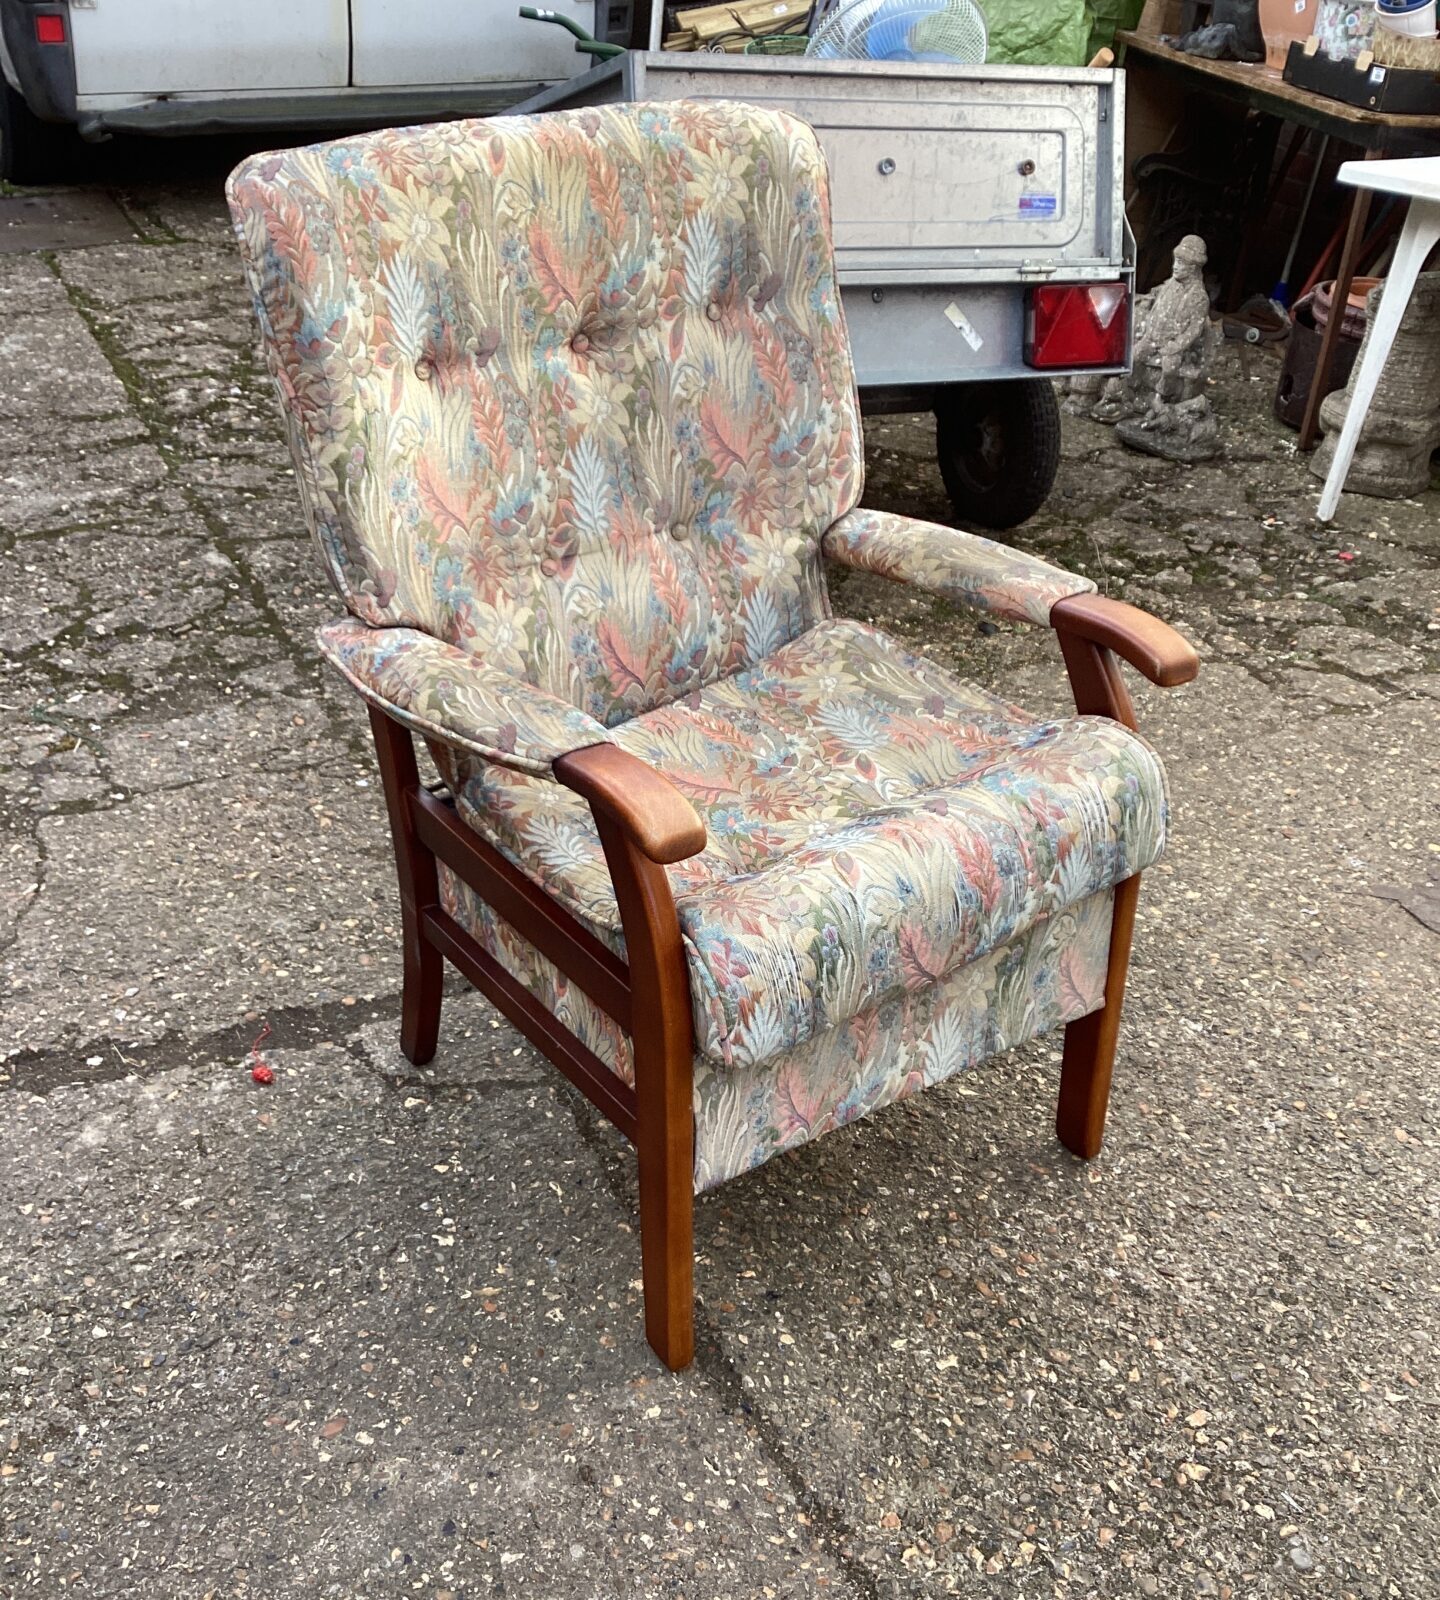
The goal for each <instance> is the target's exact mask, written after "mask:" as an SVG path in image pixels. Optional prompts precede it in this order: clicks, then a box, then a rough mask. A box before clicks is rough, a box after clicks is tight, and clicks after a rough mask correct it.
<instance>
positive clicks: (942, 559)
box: [821, 509, 1095, 627]
mask: <svg viewBox="0 0 1440 1600" xmlns="http://www.w3.org/2000/svg"><path fill="white" fill-rule="evenodd" d="M821 548H822V549H823V550H824V552H825V554H826V556H828V557H829V559H830V560H831V561H835V562H838V563H839V564H840V565H841V566H846V567H857V568H859V569H860V570H861V571H863V572H874V573H877V574H878V575H879V576H880V577H882V578H892V579H894V580H895V581H896V582H897V583H912V584H914V585H915V586H916V587H917V588H920V589H928V590H929V591H930V593H931V594H938V595H942V596H943V597H944V598H945V599H946V600H952V601H955V602H956V603H957V604H960V605H968V606H977V607H979V608H980V609H981V610H982V611H988V612H990V613H991V614H992V615H994V616H997V617H1004V618H1006V619H1007V620H1008V621H1010V622H1038V623H1039V624H1040V625H1041V626H1042V627H1043V626H1045V625H1046V624H1047V623H1048V622H1049V621H1050V607H1051V606H1053V605H1054V604H1055V602H1056V601H1057V600H1064V599H1066V598H1067V597H1068V596H1070V595H1072V594H1091V593H1093V592H1094V589H1095V585H1094V584H1093V583H1092V582H1091V581H1090V580H1089V578H1080V577H1077V576H1076V575H1075V574H1074V573H1072V572H1063V571H1061V569H1060V568H1059V567H1052V566H1051V565H1050V564H1049V563H1048V562H1045V561H1041V560H1038V559H1037V558H1036V557H1035V556H1028V555H1026V554H1025V552H1024V551H1023V550H1015V549H1012V548H1011V547H1010V546H1009V545H1005V544H997V543H996V542H995V541H994V540H993V539H982V538H981V537H980V535H979V534H978V533H963V532H961V530H960V529H958V528H944V527H941V526H940V524H939V523H935V522H921V521H919V520H917V519H916V518H915V517H901V516H896V515H895V514H894V513H893V512H889V511H866V510H863V509H862V510H858V511H851V512H849V513H847V514H846V515H845V516H843V517H841V518H840V519H839V520H838V521H837V522H836V523H835V524H834V525H833V526H832V527H831V528H830V529H829V530H828V531H827V532H826V534H825V537H824V540H823V541H822V545H821Z"/></svg>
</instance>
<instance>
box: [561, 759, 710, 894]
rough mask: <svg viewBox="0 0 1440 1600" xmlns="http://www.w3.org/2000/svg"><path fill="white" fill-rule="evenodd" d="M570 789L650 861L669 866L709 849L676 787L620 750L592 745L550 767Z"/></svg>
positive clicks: (700, 824)
mask: <svg viewBox="0 0 1440 1600" xmlns="http://www.w3.org/2000/svg"><path fill="white" fill-rule="evenodd" d="M550 770H551V771H552V772H553V773H554V774H555V776H556V778H557V779H558V780H559V781H560V782H561V783H563V784H564V785H565V787H566V788H567V789H573V790H574V791H575V793H576V794H579V795H584V797H585V798H586V799H587V800H588V801H589V802H590V805H591V808H592V809H593V810H595V811H603V812H604V813H605V815H606V816H607V817H609V818H611V819H612V820H613V821H615V822H617V823H619V825H620V826H621V827H622V828H623V829H624V830H625V832H626V833H627V834H629V836H630V837H631V838H632V839H633V840H634V841H635V844H636V845H637V846H638V847H639V849H640V850H641V851H642V852H643V853H644V854H645V855H646V856H648V857H649V859H650V860H651V861H656V862H659V863H660V865H662V866H665V865H668V864H669V863H670V862H672V861H683V860H685V858H686V857H687V856H693V855H696V854H698V853H699V852H700V851H701V850H703V849H704V848H705V824H704V823H703V822H701V820H700V818H699V816H698V815H697V813H696V811H695V807H694V806H692V805H691V804H690V802H689V801H688V800H687V799H686V798H685V796H684V795H683V794H681V793H680V791H679V790H678V789H677V788H676V787H675V785H674V784H673V783H671V782H670V780H669V779H668V778H667V777H666V776H665V775H664V774H663V773H661V772H657V771H656V770H655V768H654V767H651V766H647V765H646V764H645V762H643V761H641V760H640V758H639V757H638V756H632V755H631V754H630V752H629V751H628V750H622V749H621V748H620V746H619V745H618V744H592V745H587V746H586V747H585V748H584V749H583V750H572V751H570V752H569V754H568V755H563V756H560V757H558V758H557V759H556V760H555V761H553V762H552V763H551V768H550Z"/></svg>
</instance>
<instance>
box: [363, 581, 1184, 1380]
mask: <svg viewBox="0 0 1440 1600" xmlns="http://www.w3.org/2000/svg"><path fill="white" fill-rule="evenodd" d="M1050 622H1051V626H1052V627H1053V628H1054V629H1055V630H1056V633H1057V635H1058V637H1059V643H1060V648H1061V652H1062V654H1063V656H1064V660H1065V665H1066V669H1067V671H1068V673H1069V677H1070V684H1071V688H1072V690H1073V692H1074V696H1075V705H1076V709H1077V710H1078V711H1079V712H1081V713H1082V714H1092V715H1096V716H1106V717H1113V718H1114V719H1115V720H1116V721H1118V722H1122V723H1124V725H1125V726H1126V727H1128V728H1132V729H1133V728H1134V727H1135V725H1136V724H1135V710H1134V706H1133V705H1132V703H1131V700H1130V695H1129V692H1128V690H1127V689H1126V687H1125V684H1124V682H1123V681H1122V679H1121V676H1120V670H1119V665H1118V663H1117V661H1116V659H1115V658H1116V655H1117V654H1118V655H1119V656H1121V657H1123V658H1124V659H1125V660H1127V661H1128V662H1130V663H1131V665H1132V666H1134V667H1135V668H1137V670H1139V671H1140V672H1142V673H1144V674H1145V676H1146V677H1147V678H1149V679H1150V681H1151V682H1153V683H1156V684H1159V685H1161V686H1163V687H1169V686H1171V685H1173V684H1179V683H1186V682H1188V681H1189V680H1190V679H1191V678H1193V677H1194V676H1195V674H1196V671H1197V670H1198V665H1199V663H1198V660H1197V658H1196V655H1195V652H1194V651H1193V650H1192V649H1191V647H1190V645H1189V644H1188V643H1186V641H1185V640H1184V639H1182V638H1181V637H1180V635H1179V634H1178V633H1176V632H1175V631H1174V630H1173V629H1172V628H1170V627H1169V626H1167V625H1166V624H1165V623H1163V622H1160V621H1158V620H1157V619H1156V618H1154V617H1151V616H1148V615H1147V614H1146V613H1145V612H1143V611H1138V610H1136V609H1135V608H1134V607H1133V606H1127V605H1124V604H1121V603H1120V602H1118V601H1113V600H1106V599H1103V598H1101V597H1099V596H1097V595H1088V594H1087V595H1076V596H1073V597H1071V598H1069V599H1066V600H1062V601H1059V602H1058V603H1057V604H1056V605H1055V606H1054V607H1053V608H1052V610H1051V613H1050ZM370 724H371V729H372V731H373V733H374V736H375V748H376V753H377V755H378V758H379V764H380V773H381V778H382V780H383V785H384V791H385V804H386V807H387V809H388V811H389V816H390V828H391V833H392V835H393V839H394V845H395V864H396V869H397V873H398V876H399V882H400V904H401V921H402V929H403V943H404V989H403V995H402V1002H401V1023H400V1045H401V1049H402V1050H403V1051H404V1052H405V1055H406V1056H407V1057H408V1058H409V1060H411V1061H412V1062H414V1063H415V1064H416V1065H417V1066H420V1065H423V1064H424V1063H425V1062H427V1061H429V1060H430V1059H431V1058H432V1057H433V1056H434V1054H435V1048H436V1041H437V1038H438V1034H439V1026H440V1002H441V993H442V979H443V974H444V965H443V963H444V962H445V961H447V960H448V961H450V962H451V963H452V964H453V965H454V966H455V967H457V968H458V969H459V970H460V971H461V972H462V973H464V975H465V976H466V977H467V978H468V979H469V980H470V982H471V983H473V984H474V985H475V987H476V988H477V989H479V990H480V992H481V993H482V994H483V995H485V997H486V998H487V999H488V1000H489V1001H490V1002H491V1004H493V1005H494V1006H495V1007H496V1008H497V1009H498V1010H499V1011H501V1012H503V1013H504V1015H505V1016H506V1017H508V1018H509V1020H510V1021H511V1022H512V1023H513V1024H514V1025H515V1026H516V1027H517V1028H518V1029H519V1030H520V1031H521V1033H523V1034H524V1035H525V1037H526V1038H527V1039H529V1040H530V1042H531V1043H532V1044H533V1045H534V1046H535V1047H536V1048H537V1049H538V1050H540V1051H541V1052H542V1054H544V1055H545V1056H546V1057H547V1058H548V1059H549V1060H550V1061H551V1062H553V1063H554V1065H555V1066H557V1067H558V1068H559V1069H560V1071H561V1072H563V1073H564V1074H565V1076H566V1077H567V1078H569V1080H570V1081H571V1083H573V1084H574V1085H575V1086H576V1088H578V1089H579V1090H580V1092H581V1093H582V1094H583V1095H585V1097H586V1098H587V1099H588V1100H589V1101H590V1102H591V1104H592V1105H594V1106H596V1107H598V1109H599V1110H600V1111H602V1112H603V1113H604V1114H605V1115H606V1116H607V1117H608V1118H609V1119H610V1121H611V1122H613V1123H614V1124H615V1126H616V1127H617V1128H619V1130H620V1131H621V1133H623V1134H624V1135H625V1137H626V1138H627V1139H629V1140H630V1141H631V1143H632V1144H633V1145H634V1146H635V1149H636V1153H637V1155H638V1158H639V1182H640V1249H641V1257H642V1261H643V1273H644V1285H645V1291H644V1292H645V1334H646V1337H647V1338H648V1340H649V1341H650V1344H651V1346H652V1347H653V1349H654V1350H655V1352H656V1354H657V1355H658V1356H659V1357H660V1359H661V1360H662V1361H663V1362H664V1363H665V1365H666V1366H667V1367H669V1368H671V1370H672V1371H679V1370H680V1369H681V1368H682V1367H684V1366H686V1365H688V1364H689V1362H690V1360H691V1358H692V1356H693V1355H694V1346H695V1336H694V1318H693V1311H694V1284H693V1274H694V1251H693V1243H692V1239H693V1205H694V1187H693V1181H694V1180H693V1166H694V1140H695V1125H694V1106H693V1098H692V1071H693V1059H694V1035H693V1023H692V1016H691V1009H690V986H689V976H688V973H687V970H686V965H685V955H684V950H683V948H682V945H681V936H680V924H679V921H678V919H677V917H676V913H675V902H674V899H673V897H672V896H671V892H670V881H669V878H668V876H667V875H666V872H665V867H666V865H667V864H669V863H671V862H675V861H681V860H684V859H685V858H686V857H687V856H691V855H694V854H695V853H696V852H697V851H699V850H700V849H702V848H703V846H704V843H705V829H704V827H703V825H702V824H701V822H700V819H699V817H698V816H697V815H696V813H695V811H694V809H693V808H692V807H691V805H690V804H689V802H688V801H687V800H686V799H685V798H684V797H683V796H682V795H681V794H680V793H679V791H678V790H676V789H675V788H674V787H673V786H672V785H671V784H670V782H669V780H668V779H666V778H665V777H664V776H663V775H662V774H660V773H659V772H657V771H655V770H654V769H653V768H651V767H649V766H647V765H646V764H645V763H644V762H642V761H640V760H639V759H638V758H636V757H635V756H632V755H629V754H628V753H627V752H625V751H623V750H621V749H620V748H619V747H618V746H616V745H611V744H598V745H591V746H588V747H586V748H584V749H580V750H574V751H571V752H570V753H569V754H567V755H564V756H562V757H560V759H559V760H557V761H556V762H555V763H554V775H555V777H556V778H557V779H558V780H559V781H560V782H561V783H563V784H565V785H566V786H567V787H569V788H571V789H574V790H575V791H576V792H577V793H578V794H580V795H582V796H584V798H585V799H586V800H587V801H588V802H589V803H590V807H591V810H592V812H593V814H594V817H595V824H596V827H597V829H598V831H599V835H600V841H601V844H602V845H603V847H604V851H605V859H606V863H607V865H608V867H609V869H610V875H611V878H612V880H613V882H614V887H615V896H616V900H617V902H618V904H619V909H620V920H621V925H622V927H623V928H624V932H625V945H626V950H627V952H628V956H629V959H628V961H624V960H622V959H621V958H620V957H619V956H617V955H616V954H615V953H614V952H613V951H612V950H610V949H609V948H608V947H607V946H606V945H604V944H602V943H601V941H600V940H599V939H597V938H596V937H595V935H594V934H592V933H591V932H590V930H589V929H588V928H586V927H584V926H583V925H582V924H581V923H580V922H578V921H577V920H576V919H575V918H574V917H573V916H572V915H571V914H570V912H569V911H568V910H566V909H565V907H564V906H562V905H560V904H559V903H558V902H557V901H555V900H553V899H552V898H551V897H550V896H549V895H547V894H546V893H545V892H544V890H542V889H541V888H539V887H538V886H537V885H536V884H534V883H532V882H531V881H530V880H529V879H528V878H526V877H525V875H524V874H523V873H521V872H520V871H518V870H517V869H516V868H515V867H514V866H512V865H511V863H510V862H509V861H507V860H506V859H505V857H504V856H502V855H501V854H500V852H499V851H498V850H496V849H495V848H494V847H493V846H492V845H490V844H489V843H488V842H487V841H486V840H484V839H483V838H481V837H480V836H479V835H478V834H477V833H475V831H474V830H473V829H471V828H470V827H468V826H467V825H466V824H465V823H464V822H463V821H462V820H461V818H460V816H459V814H458V812H457V810H456V808H455V805H454V803H453V802H447V801H445V800H441V799H439V798H437V797H436V796H435V795H433V794H431V793H430V792H429V791H428V790H427V789H426V788H425V787H424V786H423V785H422V783H421V781H420V775H419V769H418V767H417V764H416V757H415V745H414V739H413V736H412V735H411V733H410V731H409V730H408V729H407V728H405V727H404V726H403V725H402V724H401V723H399V722H398V721H396V720H394V719H393V718H391V717H390V716H388V715H387V714H386V713H385V712H384V711H382V710H380V709H377V708H375V707H373V706H372V708H371V711H370ZM442 861H443V862H444V863H445V865H446V866H447V867H449V868H450V869H451V870H452V871H453V872H454V873H455V875H456V876H457V877H458V878H459V879H460V880H461V882H463V883H465V884H466V885H468V886H469V888H471V889H472V890H473V891H474V892H475V893H476V894H477V895H479V896H480V898H481V899H482V900H484V901H485V902H486V903H487V904H488V905H490V906H491V907H492V908H493V910H494V911H495V912H496V913H497V915H499V916H500V917H502V918H504V920H505V921H506V922H508V923H509V924H510V925H511V927H513V928H514V929H515V930H516V931H517V932H518V933H519V934H521V935H522V936H523V937H524V938H526V939H528V940H529V941H530V943H531V944H532V945H533V946H534V947H535V948H536V949H537V950H538V951H539V952H540V953H541V954H542V955H543V956H545V957H546V958H547V959H548V960H550V961H552V962H553V963H554V964H555V966H557V967H558V968H559V969H560V970H561V971H562V972H563V973H565V974H566V976H567V977H568V978H569V979H570V980H571V981H572V982H573V983H575V984H577V985H578V986H579V987H580V988H581V989H583V990H584V992H585V993H586V994H587V995H588V996H589V997H590V999H591V1000H593V1001H594V1002H595V1004H596V1005H597V1006H599V1007H600V1009H601V1010H602V1011H604V1012H605V1013H606V1014H607V1015H608V1016H610V1017H613V1018H614V1020H615V1021H616V1022H617V1023H618V1024H619V1026H620V1027H621V1028H622V1029H624V1030H625V1032H627V1033H628V1034H629V1035H630V1038H631V1041H632V1047H633V1055H634V1067H635V1086H634V1088H633V1089H632V1088H631V1087H630V1086H629V1085H628V1084H626V1083H624V1082H623V1081H622V1080H621V1079H620V1078H619V1077H618V1076H617V1075H616V1074H615V1073H614V1072H612V1071H611V1070H610V1068H609V1067H607V1066H606V1065H605V1064H604V1062H602V1061H601V1060H600V1059H599V1058H598V1057H597V1056H596V1055H595V1054H594V1053H593V1052H592V1051H591V1050H589V1049H587V1048H586V1046H585V1045H584V1044H582V1043H581V1042H580V1040H578V1039H577V1038H575V1036H574V1035H573V1034H572V1033H571V1032H570V1031H569V1029H567V1028H566V1027H565V1026H564V1025H563V1024H562V1023H561V1022H560V1021H559V1020H558V1019H557V1018H556V1017H555V1016H553V1015H552V1014H551V1012H550V1011H549V1010H547V1009H546V1007H545V1006H544V1005H542V1004H541V1003H540V1001H538V1000H537V999H536V998H535V997H534V996H533V995H532V994H531V993H530V992H529V990H527V989H526V988H525V987H524V986H523V985H522V984H521V983H519V982H518V981H517V980H516V979H515V978H514V977H512V976H511V975H510V973H509V972H507V971H506V970H505V968H504V967H502V966H501V965H500V964H499V962H497V961H496V960H495V959H494V957H493V956H491V955H490V954H489V953H488V952H487V951H486V950H484V949H482V948H481V946H480V945H479V944H478V943H477V942H476V941H475V939H474V938H473V937H472V936H471V934H470V933H469V932H468V931H467V930H466V929H465V928H463V927H461V925H460V924H459V923H458V922H456V921H455V920H454V918H452V917H451V916H449V915H448V914H447V913H446V912H445V910H444V909H443V908H442V906H441V904H440V891H439V872H438V863H439V862H442ZM1139 891H1140V878H1139V875H1138V874H1137V875H1136V876H1134V877H1132V878H1128V879H1126V880H1125V881H1124V882H1123V883H1121V884H1119V885H1118V886H1117V887H1116V889H1115V891H1114V894H1115V907H1114V916H1113V921H1112V927H1111V934H1110V957H1109V967H1108V971H1107V976H1106V981H1105V1002H1104V1005H1103V1006H1102V1007H1101V1009H1100V1010H1098V1011H1095V1012H1092V1013H1091V1014H1090V1015H1089V1016H1085V1017H1081V1018H1080V1019H1079V1020H1078V1021H1076V1022H1072V1023H1070V1024H1069V1026H1068V1027H1067V1028H1066V1029H1065V1048H1064V1059H1063V1065H1062V1068H1061V1076H1060V1099H1059V1109H1058V1112H1057V1116H1056V1132H1057V1133H1058V1135H1059V1138H1060V1142H1061V1143H1062V1144H1063V1145H1064V1146H1065V1147H1066V1148H1067V1149H1068V1150H1071V1151H1073V1152H1074V1153H1075V1154H1076V1155H1077V1156H1080V1157H1082V1158H1083V1159H1086V1160H1089V1159H1090V1158H1091V1157H1093V1156H1095V1155H1096V1154H1097V1153H1098V1152H1099V1149H1100V1144H1101V1140H1102V1137H1103V1135H1104V1129H1105V1112H1106V1107H1107V1106H1108V1104H1109V1098H1110V1079H1111V1074H1112V1071H1113V1068H1114V1064H1115V1047H1116V1042H1117V1039H1118V1037H1119V1030H1120V1012H1121V1007H1122V1004H1123V1000H1124V994H1125V975H1126V971H1127V968H1128V966H1129V961H1130V940H1131V934H1132V932H1133V929H1134V926H1135V907H1136V902H1137V899H1138V896H1139Z"/></svg>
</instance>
